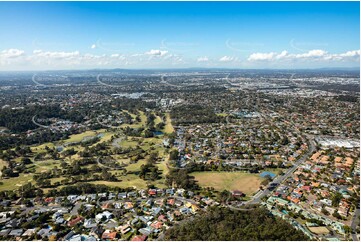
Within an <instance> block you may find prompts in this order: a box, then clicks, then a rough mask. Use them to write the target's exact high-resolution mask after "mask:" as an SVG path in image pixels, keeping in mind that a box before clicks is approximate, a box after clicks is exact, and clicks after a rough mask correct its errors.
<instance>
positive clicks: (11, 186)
mask: <svg viewBox="0 0 361 242" xmlns="http://www.w3.org/2000/svg"><path fill="white" fill-rule="evenodd" d="M0 181H1V182H2V183H3V184H2V185H0V191H9V190H17V189H19V187H21V186H22V185H25V184H26V183H29V182H32V181H33V175H32V174H24V173H22V174H20V175H19V176H18V177H12V178H9V179H1V180H0Z"/></svg>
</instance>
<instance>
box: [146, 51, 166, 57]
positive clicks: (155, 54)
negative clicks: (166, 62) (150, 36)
mask: <svg viewBox="0 0 361 242" xmlns="http://www.w3.org/2000/svg"><path fill="white" fill-rule="evenodd" d="M167 53H168V51H167V50H150V51H147V52H145V54H146V55H151V56H164V55H166V54H167Z"/></svg>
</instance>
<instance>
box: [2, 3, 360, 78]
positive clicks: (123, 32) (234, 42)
mask: <svg viewBox="0 0 361 242" xmlns="http://www.w3.org/2000/svg"><path fill="white" fill-rule="evenodd" d="M359 13H360V3H359V2H357V1H354V2H0V32H1V34H0V71H12V70H70V69H94V68H98V69H108V68H122V69H150V68H160V69H162V68H164V69H165V68H189V67H206V68H241V69H263V68H267V69H302V68H332V67H345V68H349V67H359V66H360V37H359V36H360V14H359Z"/></svg>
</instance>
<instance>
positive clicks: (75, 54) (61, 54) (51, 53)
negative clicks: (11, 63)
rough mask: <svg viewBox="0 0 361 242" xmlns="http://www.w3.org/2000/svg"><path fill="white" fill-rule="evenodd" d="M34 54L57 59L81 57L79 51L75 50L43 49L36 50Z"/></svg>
mask: <svg viewBox="0 0 361 242" xmlns="http://www.w3.org/2000/svg"><path fill="white" fill-rule="evenodd" d="M33 54H34V55H36V56H38V57H46V58H55V59H66V58H73V57H79V56H80V52H79V51H73V52H64V51H42V50H34V51H33Z"/></svg>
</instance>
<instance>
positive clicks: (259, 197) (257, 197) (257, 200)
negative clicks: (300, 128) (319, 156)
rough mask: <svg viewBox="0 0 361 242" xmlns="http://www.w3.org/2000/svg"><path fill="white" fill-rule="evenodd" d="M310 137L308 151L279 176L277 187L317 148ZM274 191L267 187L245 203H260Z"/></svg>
mask: <svg viewBox="0 0 361 242" xmlns="http://www.w3.org/2000/svg"><path fill="white" fill-rule="evenodd" d="M307 138H308V143H309V147H308V151H307V152H306V153H305V154H304V155H303V156H301V158H299V159H298V160H297V161H296V162H295V164H294V165H293V166H292V167H291V168H290V169H288V170H287V172H286V173H285V174H284V175H283V176H277V177H276V178H275V179H274V180H273V181H272V183H276V184H277V186H275V189H276V188H277V187H278V186H279V184H280V183H281V182H283V181H284V180H286V179H287V178H289V177H290V176H291V175H292V174H293V172H295V171H296V170H297V168H298V167H299V166H300V165H301V164H302V163H303V162H305V161H306V159H307V158H308V157H310V155H311V154H312V153H313V152H314V151H315V150H316V147H315V142H314V140H313V137H309V136H308V137H307ZM271 192H272V191H271V190H269V189H265V190H263V191H262V192H259V193H257V194H256V195H255V196H254V197H253V199H252V200H250V201H249V202H246V203H245V204H257V203H260V202H261V200H262V198H263V197H266V196H268V195H269V194H270V193H271Z"/></svg>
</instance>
